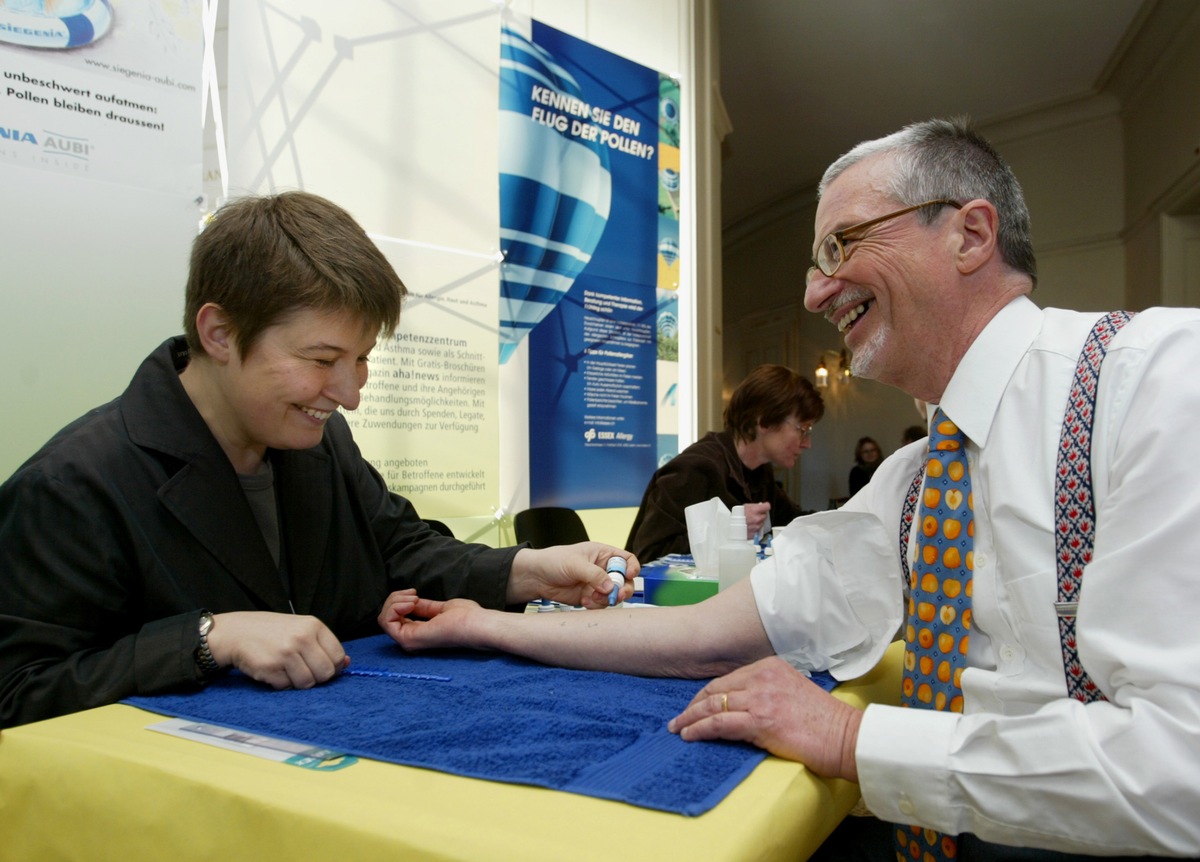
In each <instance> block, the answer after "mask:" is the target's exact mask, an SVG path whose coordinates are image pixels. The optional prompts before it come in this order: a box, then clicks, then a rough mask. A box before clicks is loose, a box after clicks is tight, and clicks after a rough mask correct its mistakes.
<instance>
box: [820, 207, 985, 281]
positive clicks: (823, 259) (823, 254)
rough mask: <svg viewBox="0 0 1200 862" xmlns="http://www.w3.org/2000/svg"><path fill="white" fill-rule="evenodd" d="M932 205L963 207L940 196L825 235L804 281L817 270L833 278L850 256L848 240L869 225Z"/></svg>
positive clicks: (857, 235) (859, 234) (853, 238)
mask: <svg viewBox="0 0 1200 862" xmlns="http://www.w3.org/2000/svg"><path fill="white" fill-rule="evenodd" d="M932 206H948V207H954V208H955V209H962V204H960V203H959V202H958V201H952V200H949V199H946V198H938V199H937V200H932V201H925V203H923V204H915V205H913V206H911V207H905V208H904V209H902V210H896V211H895V212H894V213H888V214H887V215H881V216H879V217H878V218H873V219H868V220H867V221H864V222H859V223H858V224H854V225H850V227H845V228H842V229H841V230H835V231H833V232H832V233H828V234H826V235H825V239H823V240H821V244H820V245H818V246H817V256H816V257H814V258H813V266H811V267H809V269H808V273H807V274H806V275H805V277H804V283H805V284H807V283H808V282H810V281H812V278H813V276H814V275H815V274H816V272H817V270H820V271H821V272H822V274H824V275H825V277H826V278H832V277H833V274H834V273H835V272H837V271H838V269H840V268H841V266H842V264H843V263H845V262H846V258H848V257H849V256H850V252H848V251H846V241H847V240H856V239H861V238H862V233H863V231H865V230H866V229H867V228H869V227H874V226H875V225H877V224H879V223H881V222H885V221H888V220H889V219H894V218H899V217H900V216H902V215H907V214H908V213H910V212H913V211H914V210H919V209H923V208H925V207H932Z"/></svg>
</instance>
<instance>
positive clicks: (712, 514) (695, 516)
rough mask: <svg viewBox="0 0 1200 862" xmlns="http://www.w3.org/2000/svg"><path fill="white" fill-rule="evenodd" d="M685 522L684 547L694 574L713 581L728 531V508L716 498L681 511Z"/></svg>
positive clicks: (718, 567)
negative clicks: (686, 542) (692, 560)
mask: <svg viewBox="0 0 1200 862" xmlns="http://www.w3.org/2000/svg"><path fill="white" fill-rule="evenodd" d="M683 517H684V520H685V521H686V522H687V531H688V545H690V546H691V549H692V559H694V560H695V561H696V574H697V575H698V576H699V577H701V578H716V577H717V574H718V572H719V571H720V568H721V567H720V553H721V543H722V542H724V541H725V533H726V532H727V531H728V528H729V509H728V508H727V507H726V506H725V504H724V503H723V502H721V498H720V497H713V498H712V499H711V500H705V501H704V502H703V503H694V504H692V505H691V506H688V507H687V508H686V509H684V510H683Z"/></svg>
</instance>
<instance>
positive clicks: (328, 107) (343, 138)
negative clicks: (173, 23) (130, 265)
mask: <svg viewBox="0 0 1200 862" xmlns="http://www.w3.org/2000/svg"><path fill="white" fill-rule="evenodd" d="M498 28H499V14H498V10H497V9H495V8H493V7H490V6H488V5H487V4H481V3H479V2H478V0H436V2H435V0H425V2H422V0H406V2H403V3H391V2H382V0H362V2H355V3H352V4H330V3H328V2H325V0H292V2H289V3H288V5H287V6H286V11H284V7H279V6H272V5H270V4H262V3H253V2H248V0H247V2H238V3H233V4H231V5H230V6H229V85H228V97H227V100H228V108H229V115H228V123H227V126H226V138H227V141H228V152H229V194H230V196H231V197H236V196H237V195H239V194H245V193H246V192H254V193H264V192H273V191H282V190H285V189H296V188H300V189H304V190H305V191H309V192H313V193H315V194H319V195H323V196H324V197H327V198H329V199H330V200H332V201H334V202H335V203H337V204H339V205H340V206H343V207H345V208H346V209H347V210H348V211H349V212H350V214H351V215H353V216H354V218H355V219H356V220H357V221H358V222H359V224H361V225H362V226H363V228H364V229H365V230H366V231H367V232H368V233H369V234H370V235H371V236H372V238H373V239H374V240H375V242H376V243H377V244H378V246H379V248H380V250H381V251H382V252H383V253H384V254H385V255H386V256H387V257H388V260H390V261H391V262H392V264H393V266H394V267H395V269H396V272H397V274H398V275H399V276H400V278H401V280H402V281H403V282H404V283H405V285H406V286H407V288H408V290H409V299H408V300H407V301H406V302H405V304H404V310H403V312H402V313H401V315H400V328H399V330H398V332H397V333H396V337H395V338H393V339H391V340H390V341H387V342H383V341H381V342H380V344H379V345H378V346H377V347H376V348H375V350H374V351H373V352H372V354H371V361H370V376H369V378H368V381H367V386H366V388H365V389H364V390H363V397H362V403H361V405H360V406H359V408H358V410H356V411H353V412H347V413H346V418H347V421H348V422H349V423H350V426H351V428H352V430H353V431H354V438H355V440H356V442H357V443H358V446H359V448H360V449H361V450H362V453H363V456H364V457H365V458H366V459H367V460H368V461H370V462H371V463H372V464H373V465H374V466H375V467H376V469H378V470H379V472H380V473H381V474H382V475H383V477H384V479H385V480H386V481H387V483H388V485H389V487H390V488H391V489H392V490H394V491H396V492H398V493H400V494H403V495H404V496H405V497H407V498H408V499H409V500H411V501H412V502H413V504H414V505H415V506H416V508H417V511H418V512H420V513H421V514H422V515H424V516H426V517H430V518H438V519H441V518H447V517H450V518H454V517H463V516H471V515H474V516H478V515H483V514H486V513H489V512H492V511H495V509H496V507H497V502H498V500H499V498H500V467H499V464H500V455H499V453H500V446H499V442H498V441H499V436H500V433H499V425H500V420H499V415H500V410H499V394H498V383H497V376H498V358H497V349H496V339H497V318H498V301H499V300H498V297H499V279H500V260H499V255H498V252H499V249H498V244H497V236H496V223H497V215H496V213H497V207H498V191H497V181H496V161H495V156H494V153H495V152H496V147H495V139H496V130H495V125H496V119H495V117H496V112H495V104H496V86H497V81H496V73H495V68H496V64H497V62H498V57H499V47H498V44H497V33H498Z"/></svg>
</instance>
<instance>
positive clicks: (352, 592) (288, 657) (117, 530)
mask: <svg viewBox="0 0 1200 862" xmlns="http://www.w3.org/2000/svg"><path fill="white" fill-rule="evenodd" d="M404 293H405V290H404V285H403V284H402V283H401V282H400V279H399V278H398V277H397V276H396V273H395V272H394V271H393V270H392V267H391V265H390V264H389V263H388V262H387V260H386V259H385V258H384V257H383V255H382V254H381V253H380V252H379V250H378V249H377V248H376V247H375V245H374V244H373V243H372V242H371V240H370V239H369V238H368V237H367V235H366V234H365V233H364V232H363V230H362V228H361V227H359V226H358V225H357V224H356V223H355V222H354V220H353V219H352V218H351V217H350V216H349V214H348V213H346V212H345V211H344V210H343V209H341V208H340V207H337V206H336V205H334V204H332V203H330V202H329V201H327V200H325V199H323V198H320V197H317V196H315V195H311V194H306V193H303V192H288V193H284V194H280V195H274V196H267V197H247V198H243V199H240V200H237V201H234V202H233V203H230V204H228V205H227V206H225V207H223V208H222V209H221V210H220V211H219V212H218V213H217V215H216V217H215V218H214V219H213V220H212V222H211V223H210V224H209V225H208V226H207V227H206V228H205V229H204V230H203V232H202V233H201V234H200V235H199V236H198V237H197V238H196V240H195V243H194V245H193V249H192V258H191V266H190V272H189V278H188V285H187V291H186V301H185V311H184V329H185V332H186V337H182V338H179V337H177V338H172V339H170V340H168V341H167V342H165V343H164V344H163V345H162V346H161V347H159V348H158V349H157V350H156V351H155V352H154V353H152V354H151V355H150V356H149V357H148V358H147V359H146V360H145V362H143V364H142V366H141V367H140V368H139V369H138V371H137V373H136V374H135V375H134V377H133V380H132V382H131V383H130V384H129V387H128V388H127V389H126V391H125V392H124V394H122V395H121V397H120V398H118V399H116V400H114V401H112V402H110V403H109V404H106V405H104V406H103V407H99V408H97V409H96V410H93V411H91V412H90V413H88V414H87V415H85V416H83V417H82V418H80V419H78V420H77V421H76V422H74V423H72V424H71V425H69V426H68V427H67V428H65V429H63V430H62V431H61V432H59V434H57V435H56V436H55V437H54V439H52V440H51V441H50V442H49V443H47V444H46V445H45V446H44V447H43V448H42V450H41V451H39V452H38V453H37V454H35V455H34V456H33V457H32V458H31V459H30V460H29V461H28V462H26V463H25V464H24V465H23V466H22V467H21V468H20V469H18V470H17V472H16V473H14V474H13V476H12V477H11V478H10V479H9V480H8V481H7V482H5V483H4V485H3V486H2V487H0V727H4V726H9V725H13V724H19V723H23V722H26V721H32V720H35V719H41V718H48V717H51V716H54V715H58V714H61V713H64V712H70V711H74V710H78V709H83V708H86V707H91V706H98V705H102V704H107V703H112V702H114V701H116V700H119V699H121V698H123V697H126V696H129V695H135V694H153V693H156V692H160V691H165V690H168V689H175V688H179V687H187V686H193V687H194V686H197V685H200V684H203V683H204V682H205V681H206V680H207V679H208V678H209V677H211V676H212V675H214V674H215V673H218V672H219V671H220V670H221V669H223V668H228V667H235V668H238V669H239V670H241V671H242V672H244V673H246V674H248V675H249V676H251V677H253V678H255V679H257V680H260V681H262V682H264V683H266V684H268V685H271V686H274V687H275V688H290V687H294V688H307V687H311V686H313V685H316V684H318V683H321V682H325V681H327V680H329V679H331V678H332V677H333V676H335V675H336V674H337V673H338V672H339V671H340V670H341V669H342V668H343V667H344V666H345V665H346V661H347V659H346V654H345V651H344V650H343V648H342V645H341V641H342V640H344V639H347V638H352V637H361V636H364V635H369V634H374V633H376V632H377V631H378V629H377V628H375V616H376V613H377V611H378V609H379V604H380V602H382V601H383V599H384V597H385V596H387V595H388V593H389V592H390V591H392V590H396V589H410V590H411V589H414V588H417V589H420V590H421V592H422V593H423V594H429V595H435V596H439V597H442V598H451V597H456V596H467V597H470V598H473V599H475V600H476V601H478V602H480V603H481V604H483V605H486V606H489V607H492V608H503V607H506V606H510V605H512V606H522V605H524V604H525V603H526V602H528V601H530V600H532V599H534V598H543V597H544V598H550V599H557V600H560V601H566V602H569V603H571V604H586V605H589V606H594V607H602V606H606V605H607V599H608V592H609V588H610V586H611V581H610V580H609V578H608V575H607V574H606V573H605V571H604V564H605V563H606V562H607V561H608V559H609V558H610V557H611V556H613V555H614V554H618V555H620V556H622V557H626V558H629V555H628V554H626V553H625V552H623V551H619V550H617V549H615V548H612V547H609V546H606V545H602V544H599V543H594V542H593V543H583V544H580V545H574V546H570V547H566V548H547V549H544V550H538V551H535V550H532V549H529V548H519V549H518V548H507V549H493V548H488V547H485V546H483V545H471V544H464V543H462V542H458V541H456V540H454V539H452V538H447V537H443V536H441V535H439V534H437V533H436V532H434V531H433V530H431V529H429V527H428V526H427V525H426V524H425V523H424V522H423V521H421V519H420V518H419V517H418V515H417V513H416V511H415V510H414V509H413V507H412V506H411V505H410V504H409V502H408V501H407V500H405V499H404V498H402V497H400V496H398V495H396V494H392V493H390V492H389V491H388V489H387V487H386V485H385V484H384V482H383V480H382V479H381V478H380V476H379V474H378V473H377V472H376V471H375V470H374V469H373V468H372V467H371V465H370V464H368V463H367V462H366V461H365V460H364V459H363V457H362V456H361V455H360V454H359V451H358V448H357V447H356V446H355V444H354V441H353V439H352V438H351V435H350V430H349V427H348V425H347V423H346V420H345V418H344V417H343V416H342V414H341V411H343V410H354V409H355V408H356V407H358V404H359V392H360V390H361V389H362V387H363V385H364V384H365V383H366V380H367V366H368V361H369V356H370V353H371V351H372V349H373V348H374V347H375V342H376V339H377V338H378V337H380V335H382V336H383V337H390V335H391V334H392V332H393V331H394V330H395V328H396V325H397V323H398V321H399V317H400V306H401V302H402V300H403V297H404ZM629 564H630V565H629V573H630V577H629V583H628V585H627V586H626V587H625V589H624V596H622V597H623V598H624V597H626V596H628V595H629V594H631V593H632V591H633V577H632V575H633V574H636V571H637V563H636V561H635V560H632V559H629Z"/></svg>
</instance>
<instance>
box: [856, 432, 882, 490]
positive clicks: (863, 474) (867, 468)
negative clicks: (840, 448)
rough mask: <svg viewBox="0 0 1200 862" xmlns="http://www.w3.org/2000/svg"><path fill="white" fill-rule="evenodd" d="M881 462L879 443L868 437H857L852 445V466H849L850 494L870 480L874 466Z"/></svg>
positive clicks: (860, 488)
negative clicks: (853, 445)
mask: <svg viewBox="0 0 1200 862" xmlns="http://www.w3.org/2000/svg"><path fill="white" fill-rule="evenodd" d="M882 462H883V452H882V451H881V450H880V448H879V444H878V443H876V442H875V441H874V440H872V439H871V438H870V437H859V438H858V445H856V446H855V447H854V466H853V467H851V468H850V496H851V497H853V496H854V495H855V494H857V493H858V492H859V491H861V490H862V487H863V485H865V484H867V483H868V482H870V481H871V475H872V474H873V473H874V472H875V468H876V467H878V466H879V465H880V464H881V463H882Z"/></svg>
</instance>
